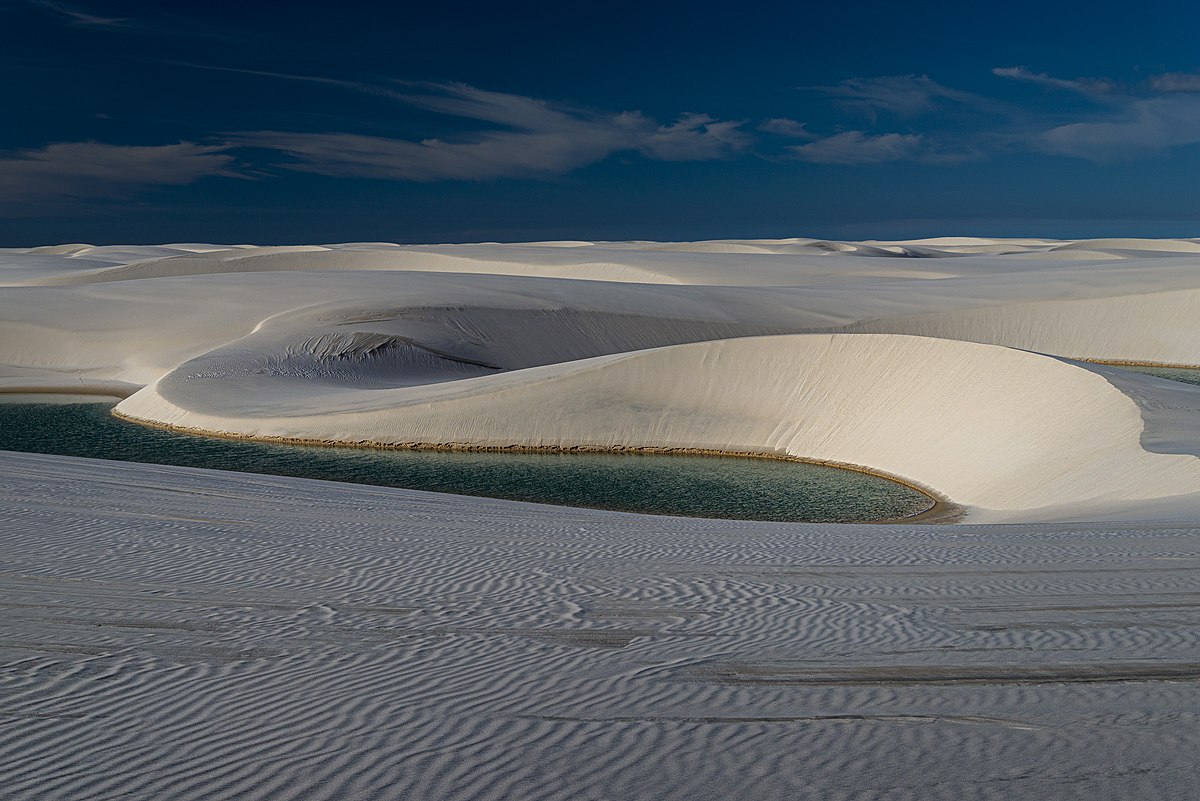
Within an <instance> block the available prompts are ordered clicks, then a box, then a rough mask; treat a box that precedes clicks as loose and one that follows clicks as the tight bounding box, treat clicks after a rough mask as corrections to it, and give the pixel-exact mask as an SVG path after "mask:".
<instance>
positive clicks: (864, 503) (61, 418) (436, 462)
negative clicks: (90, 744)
mask: <svg viewBox="0 0 1200 801" xmlns="http://www.w3.org/2000/svg"><path fill="white" fill-rule="evenodd" d="M111 408H112V402H111V401H107V400H106V401H105V402H97V401H96V400H94V399H93V401H92V402H89V403H61V402H57V403H39V402H28V403H0V450H12V451H27V452H35V453H51V454H60V455H65V456H85V457H90V458H96V459H116V460H120V461H131V462H150V463H153V464H170V465H181V466H185V467H205V468H212V469H216V470H235V471H240V472H245V473H267V474H271V475H280V476H298V477H301V478H316V479H324V480H328V481H346V482H352V483H357V484H374V485H379V486H386V487H405V488H409V489H420V490H432V491H435V492H451V493H457V494H461V495H481V496H487V497H493V498H506V499H510V500H518V501H532V502H535V503H549V504H559V505H563V506H581V507H589V508H596V509H615V510H621V511H629V512H641V513H648V514H669V515H682V516H687V517H711V518H725V519H740V520H791V521H808V522H862V521H870V520H886V519H895V518H901V517H907V516H910V515H914V514H918V513H920V512H922V511H924V510H926V509H927V508H929V506H930V505H931V501H930V499H929V498H928V497H927V496H925V495H923V494H922V493H920V492H917V491H916V490H914V489H912V488H911V487H906V486H904V485H902V484H898V483H896V482H894V481H888V480H886V479H883V478H879V477H878V476H872V475H867V474H864V473H857V472H853V471H850V470H840V469H837V468H833V467H826V466H823V465H810V464H803V463H797V462H785V461H777V460H769V459H748V458H736V457H714V456H682V455H640V454H599V453H597V454H592V453H580V454H577V453H571V454H553V453H551V454H542V453H508V452H505V453H489V452H459V451H455V452H441V451H401V450H370V449H360V448H332V447H315V446H299V445H277V444H271V443H257V442H247V441H241V440H225V439H218V438H214V437H203V436H191V435H185V434H176V433H172V432H168V431H163V430H160V429H155V428H147V427H145V426H140V425H137V424H134V423H130V422H127V421H124V420H119V419H117V418H115V417H113V416H112V415H111V414H110V413H109V411H110V409H111Z"/></svg>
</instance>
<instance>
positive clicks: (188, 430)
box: [110, 409, 966, 525]
mask: <svg viewBox="0 0 1200 801" xmlns="http://www.w3.org/2000/svg"><path fill="white" fill-rule="evenodd" d="M110 414H112V416H113V417H116V418H118V419H120V420H125V421H127V422H130V423H136V424H137V425H141V426H146V427H147V428H157V429H160V430H163V431H171V432H173V433H176V434H189V435H193V436H202V437H212V438H215V439H227V440H234V441H240V442H262V443H268V444H274V445H305V446H316V447H327V448H356V449H362V450H385V451H441V452H453V451H459V452H474V453H547V454H549V453H608V454H630V455H664V456H711V457H726V458H728V457H734V458H742V459H769V460H772V461H777V462H794V463H797V464H813V465H820V466H822V467H833V468H837V469H840V470H849V471H851V472H854V473H863V474H865V475H870V476H875V477H876V478H881V479H884V480H885V481H891V482H893V483H895V484H900V485H901V486H904V487H908V488H909V489H911V490H915V491H916V492H919V493H921V494H922V495H924V496H925V497H926V498H927V499H928V500H929V502H930V506H929V508H927V509H924V510H922V511H920V512H918V513H916V514H913V515H908V516H905V517H897V518H883V519H879V520H864V521H858V522H855V523H848V524H846V525H866V524H872V525H879V524H886V523H900V522H903V523H939V524H942V523H957V522H959V521H961V520H962V519H963V517H964V516H965V515H966V509H964V508H963V507H962V506H960V505H958V504H956V503H954V502H953V501H951V500H950V499H949V498H947V497H946V496H944V495H942V494H941V493H939V492H938V491H937V490H935V489H932V488H931V487H926V486H923V485H921V484H918V483H917V482H915V481H912V480H910V479H906V478H904V477H903V476H896V475H892V474H890V473H886V472H884V471H882V470H876V469H874V468H870V467H866V466H864V465H856V464H849V463H846V462H836V461H830V460H825V459H806V458H803V457H800V456H790V455H787V454H782V453H771V452H766V451H727V450H718V449H712V448H672V447H655V446H645V447H633V446H630V447H605V446H600V445H570V446H566V445H520V444H515V443H514V444H510V445H476V444H471V443H461V442H376V441H373V440H360V441H356V442H346V441H341V440H323V439H311V438H305V437H278V436H249V435H246V434H233V433H227V432H218V431H207V430H205V429H199V428H192V427H188V426H176V425H171V424H170V423H161V422H158V421H154V420H144V419H141V418H138V417H133V416H131V415H128V414H125V413H123V412H118V411H117V410H116V409H113V410H111V412H110ZM792 522H801V521H792Z"/></svg>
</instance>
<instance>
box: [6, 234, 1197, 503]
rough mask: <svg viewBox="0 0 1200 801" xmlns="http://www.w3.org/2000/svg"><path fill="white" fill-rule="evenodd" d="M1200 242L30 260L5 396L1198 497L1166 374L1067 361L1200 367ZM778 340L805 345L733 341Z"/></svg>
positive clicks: (946, 479)
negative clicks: (83, 395)
mask: <svg viewBox="0 0 1200 801" xmlns="http://www.w3.org/2000/svg"><path fill="white" fill-rule="evenodd" d="M1198 249H1200V245H1197V244H1196V243H1195V242H1192V241H1191V240H1164V241H1159V240H1115V239H1114V240H1090V241H1080V242H1060V241H1053V240H1031V239H1024V240H986V239H977V238H961V237H960V238H944V239H930V240H918V241H911V242H891V243H889V242H871V243H854V242H830V241H824V240H812V239H792V240H779V241H765V240H754V241H747V242H738V241H733V240H722V241H713V242H700V243H612V242H603V243H580V242H558V243H524V244H517V245H497V244H479V245H430V246H399V245H386V244H371V243H355V244H349V245H320V246H297V247H271V248H255V247H249V246H233V247H225V248H222V247H219V246H199V245H168V246H161V247H149V246H147V247H105V248H95V247H91V246H66V247H61V248H49V249H46V248H38V249H33V250H30V251H19V250H8V251H5V252H4V253H3V254H2V255H3V261H0V264H3V265H5V269H4V270H3V271H2V272H0V276H3V275H7V276H9V277H10V278H11V280H9V281H8V283H9V284H10V286H9V288H7V289H6V290H5V291H4V292H3V293H2V294H0V334H2V336H0V391H8V392H14V391H30V390H33V389H37V390H39V391H40V390H44V389H47V388H57V387H61V388H62V389H63V391H66V389H67V388H68V387H75V388H82V389H83V390H84V391H93V392H101V391H105V392H109V391H114V390H119V394H131V393H130V389H132V388H143V389H141V390H140V391H139V392H136V393H132V397H130V398H129V399H128V400H126V401H125V402H124V403H122V404H121V406H120V408H119V411H120V412H121V413H123V414H125V415H127V416H129V417H131V418H135V419H138V420H142V421H145V422H150V423H157V424H164V425H172V426H177V427H182V428H188V429H193V430H196V431H203V432H214V433H224V434H236V435H243V436H255V437H282V438H294V439H306V440H317V441H328V442H343V443H358V442H376V443H384V444H395V443H412V444H446V443H454V444H456V445H461V446H536V447H563V448H570V447H577V446H590V447H646V448H651V447H660V448H695V449H706V450H721V451H735V452H756V453H764V454H774V455H786V456H791V457H797V458H810V459H817V460H828V461H838V462H845V463H851V464H855V465H859V466H862V467H866V468H871V469H875V470H879V471H881V472H885V473H888V474H893V475H896V476H899V477H901V478H904V479H906V480H908V481H910V482H913V483H915V484H918V485H921V486H924V487H927V488H929V489H930V490H932V491H933V492H935V493H936V494H940V495H942V496H945V497H948V498H949V499H950V500H951V501H953V502H955V503H958V504H961V505H963V506H965V507H967V508H968V512H969V515H968V517H969V518H974V519H980V520H982V519H1011V520H1028V519H1034V518H1039V517H1040V518H1041V519H1059V518H1062V517H1063V516H1067V517H1071V516H1083V517H1084V518H1086V519H1107V518H1112V517H1118V518H1122V519H1136V518H1138V517H1145V516H1147V515H1150V516H1156V517H1157V516H1162V515H1167V516H1173V515H1176V514H1181V513H1184V512H1186V510H1188V509H1190V508H1191V505H1192V504H1193V503H1194V500H1195V499H1194V495H1195V493H1196V492H1197V491H1200V482H1197V474H1196V462H1195V457H1196V454H1197V453H1198V452H1200V447H1197V445H1196V444H1195V443H1196V434H1195V431H1194V430H1193V429H1188V428H1186V427H1185V428H1181V427H1180V426H1179V421H1178V419H1174V418H1172V419H1168V418H1167V417H1165V416H1163V415H1158V416H1157V417H1154V420H1151V419H1150V418H1151V417H1153V416H1154V415H1155V414H1156V413H1157V410H1159V409H1161V408H1162V407H1163V406H1164V404H1167V403H1168V402H1167V401H1164V400H1163V399H1162V398H1161V397H1159V396H1157V395H1155V392H1156V391H1161V390H1156V389H1155V388H1154V387H1155V384H1154V382H1153V381H1151V380H1149V379H1138V378H1129V379H1123V380H1124V381H1126V383H1121V381H1115V382H1114V381H1109V380H1105V378H1103V377H1101V376H1104V375H1111V374H1110V373H1106V372H1104V371H1099V373H1097V371H1096V370H1090V369H1089V368H1087V367H1085V366H1079V365H1068V364H1064V363H1063V362H1061V361H1058V360H1055V359H1054V358H1051V357H1067V358H1071V359H1086V360H1101V361H1103V360H1109V361H1143V362H1156V363H1166V364H1184V365H1193V364H1198V363H1200V313H1198V312H1200V269H1197V258H1198V256H1197V250H1198ZM1064 253H1067V254H1072V255H1074V256H1077V257H1079V258H1073V259H1070V260H1065V261H1064V260H1061V259H1058V258H1055V256H1056V255H1059V254H1064ZM1093 255H1094V256H1095V258H1093ZM0 280H2V279H0ZM831 333H840V334H844V335H845V336H840V337H833V338H832V339H831V338H830V337H829V334H831ZM850 334H853V335H854V336H849V335H850ZM765 335H788V336H787V337H785V338H782V339H758V340H755V341H753V342H752V341H749V340H747V341H745V342H741V341H733V340H735V339H738V340H740V339H741V338H746V337H763V336H765ZM917 338H921V339H917ZM968 342H969V343H980V344H981V345H989V346H993V347H980V346H971V347H969V346H967V345H965V344H964V343H968ZM699 343H707V344H699ZM673 346H676V347H673ZM1012 349H1019V350H1020V351H1029V352H1030V353H1018V352H1016V351H1014V350H1012ZM643 351H644V352H643ZM829 354H836V355H829ZM1036 354H1042V355H1041V356H1038V355H1036ZM1139 381H1141V382H1143V384H1144V385H1145V387H1143V384H1138V383H1137V382H1139ZM1128 382H1133V383H1132V384H1130V383H1128ZM1147 382H1149V383H1147ZM734 401H736V402H734ZM1170 403H1171V404H1175V405H1176V407H1177V408H1179V407H1178V403H1179V401H1178V399H1177V398H1176V397H1175V396H1172V400H1171V401H1170ZM531 405H532V406H533V407H536V408H538V409H539V410H540V412H539V414H537V415H530V414H528V413H526V410H527V409H528V408H530V407H531ZM1194 405H1195V404H1194V401H1193V400H1192V396H1191V395H1188V396H1187V397H1186V402H1185V403H1184V404H1183V407H1182V408H1186V409H1188V410H1190V409H1192V408H1193V407H1194ZM1189 413H1190V412H1189ZM1154 421H1158V422H1154ZM983 453H986V454H988V457H987V458H980V454H983ZM972 462H973V463H972ZM1171 499H1175V500H1171ZM1179 510H1184V512H1181V511H1179Z"/></svg>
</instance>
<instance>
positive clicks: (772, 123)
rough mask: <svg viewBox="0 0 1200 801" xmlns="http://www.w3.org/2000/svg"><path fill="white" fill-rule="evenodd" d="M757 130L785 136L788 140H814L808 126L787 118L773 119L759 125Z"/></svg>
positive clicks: (814, 135) (813, 134)
mask: <svg viewBox="0 0 1200 801" xmlns="http://www.w3.org/2000/svg"><path fill="white" fill-rule="evenodd" d="M758 130H760V131H762V132H763V133H769V134H775V135H776V136H785V137H787V138H788V139H816V138H818V137H817V135H816V134H815V133H813V132H812V131H810V130H808V126H807V125H805V124H804V123H802V122H798V121H796V120H793V119H791V118H789V117H774V118H772V119H769V120H765V121H764V122H762V123H760V124H759V126H758Z"/></svg>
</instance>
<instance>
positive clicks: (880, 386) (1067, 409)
mask: <svg viewBox="0 0 1200 801" xmlns="http://www.w3.org/2000/svg"><path fill="white" fill-rule="evenodd" d="M379 342H380V340H374V341H370V342H369V344H370V345H377V344H378V343H379ZM243 347H244V345H243V344H242V343H239V345H238V346H235V347H234V348H233V349H231V350H230V351H216V352H214V353H212V354H209V355H206V356H204V357H201V358H199V359H195V360H193V361H190V362H187V363H185V364H183V365H181V366H180V367H179V368H178V369H177V370H175V371H173V372H172V373H169V374H168V375H167V376H165V377H164V378H163V379H161V380H160V381H158V382H157V383H156V384H154V385H152V386H151V387H148V388H147V389H145V390H143V391H141V392H139V393H137V394H135V395H134V396H133V397H131V398H129V399H127V400H125V401H123V402H122V403H121V404H119V405H118V407H117V411H118V413H121V414H123V415H125V416H127V417H129V418H131V419H135V420H143V421H147V422H152V423H161V424H166V425H170V426H174V427H178V428H182V429H192V430H196V431H212V432H219V433H222V434H237V435H243V436H247V437H254V438H281V439H299V440H305V439H308V440H316V441H324V442H350V443H353V442H373V443H380V444H386V445H396V444H429V443H434V444H443V445H449V444H456V445H459V444H461V445H467V446H490V447H505V446H511V445H527V446H534V447H551V448H565V449H569V448H573V447H580V446H584V447H594V448H609V449H611V448H621V447H633V448H652V447H665V448H679V449H696V450H710V451H724V452H739V453H740V452H750V453H763V454H773V455H786V456H795V457H806V458H811V459H816V460H821V461H833V462H842V463H849V464H855V465H865V466H870V467H874V468H876V469H878V470H880V471H883V472H886V473H889V474H892V475H896V476H901V477H904V478H906V479H908V480H910V481H912V482H915V483H917V484H920V485H922V486H925V487H928V488H932V489H934V490H936V491H938V492H940V493H942V494H944V495H947V496H949V497H950V498H951V499H953V500H954V501H956V502H958V503H961V504H964V505H966V506H968V507H971V509H972V515H973V516H974V517H975V519H982V518H986V517H988V515H989V513H990V515H991V516H992V517H995V516H996V515H997V514H1000V513H1002V512H1003V513H1007V516H1008V518H1009V519H1018V518H1019V519H1029V518H1031V517H1039V518H1041V519H1054V518H1058V517H1062V516H1064V515H1065V516H1067V517H1070V516H1072V515H1078V514H1081V511H1080V509H1081V508H1084V509H1087V510H1088V511H1087V512H1082V514H1086V516H1087V519H1100V518H1105V517H1110V516H1113V515H1118V516H1123V517H1129V516H1133V517H1135V518H1136V517H1138V516H1142V517H1145V516H1147V515H1150V516H1153V515H1155V514H1157V512H1153V511H1151V510H1152V507H1153V506H1154V505H1155V504H1154V501H1156V500H1158V499H1170V501H1171V503H1172V504H1176V503H1178V502H1179V501H1180V500H1181V499H1179V498H1176V497H1175V496H1184V499H1182V500H1186V502H1187V503H1189V504H1191V506H1192V508H1197V504H1200V459H1197V458H1195V456H1192V455H1185V454H1182V453H1180V454H1173V455H1163V454H1155V453H1150V452H1147V451H1146V450H1144V449H1143V446H1142V441H1141V437H1142V431H1143V428H1144V425H1145V423H1144V421H1143V416H1142V414H1141V413H1140V410H1139V407H1138V404H1137V403H1135V402H1134V400H1133V399H1131V398H1130V397H1129V396H1128V395H1126V394H1125V393H1123V392H1122V391H1120V390H1119V389H1118V388H1117V387H1115V386H1114V385H1113V384H1111V383H1110V382H1108V381H1106V380H1105V379H1104V378H1103V377H1102V376H1100V375H1096V374H1095V373H1093V372H1092V371H1091V370H1089V369H1087V367H1086V365H1071V364H1066V363H1063V362H1061V361H1059V360H1057V359H1053V358H1049V357H1044V356H1039V355H1035V354H1030V353H1026V352H1023V351H1018V350H1013V349H1009V348H998V347H995V346H989V345H979V344H975V343H967V342H957V341H953V340H943V339H932V338H925V337H907V336H898V335H865V334H864V335H849V334H838V335H824V334H809V335H790V336H779V337H766V338H760V337H751V338H739V339H722V340H717V341H713V342H702V343H696V344H691V345H677V346H673V347H666V348H659V349H654V350H646V351H638V352H635V353H631V354H619V355H614V356H601V357H597V358H593V359H585V360H582V361H571V362H564V363H559V364H552V365H548V366H545V367H538V368H530V369H525V370H516V371H511V372H497V373H496V374H494V375H490V376H489V375H486V374H485V373H486V372H487V371H486V369H478V368H477V369H476V371H473V372H472V373H469V374H468V375H469V376H470V380H458V381H449V382H446V381H443V382H439V383H425V384H421V385H419V386H416V387H398V388H390V387H386V386H382V385H383V383H384V382H383V381H375V382H370V381H369V378H370V376H369V375H363V374H362V373H359V374H357V375H354V374H352V373H351V369H352V368H350V367H349V366H348V364H347V363H354V364H356V365H364V366H366V367H367V368H370V367H371V366H373V365H375V364H379V363H381V362H384V364H385V366H384V367H383V369H384V370H385V371H390V370H392V369H396V366H395V365H386V362H385V357H383V356H377V357H374V358H372V357H371V356H367V357H365V358H361V357H360V358H356V357H355V356H354V355H351V354H349V353H348V352H347V350H346V349H345V348H343V349H342V350H339V351H337V352H335V353H333V354H332V355H329V354H321V353H312V354H310V358H308V359H296V358H291V355H292V354H294V353H295V351H296V350H297V349H288V350H287V351H286V352H285V351H275V352H271V351H267V350H265V349H263V348H257V349H255V350H254V353H255V358H254V360H253V361H247V360H246V359H245V358H244V353H245V351H243V350H242V348H243ZM239 356H242V358H239ZM400 357H401V358H403V359H404V363H403V364H402V366H401V372H407V369H406V368H408V367H409V365H410V364H412V361H413V354H412V353H411V350H402V351H401V352H400ZM452 364H457V363H454V362H452ZM324 365H329V368H328V370H327V371H325V372H322V371H321V370H320V368H321V367H322V366H324ZM339 365H341V366H342V368H343V369H342V372H336V373H335V372H333V370H335V369H336V367H337V366H339ZM468 366H473V365H468ZM363 372H365V371H363ZM481 373H483V374H481ZM317 374H321V379H318V380H316V381H314V380H313V379H312V378H311V377H312V376H315V375H317ZM476 376H477V377H476ZM1133 380H1134V379H1131V381H1133ZM314 383H316V384H317V385H318V386H317V387H314V386H313V384H314ZM1144 383H1145V384H1146V386H1145V388H1144V389H1143V390H1142V394H1141V396H1140V397H1139V399H1140V400H1141V402H1142V403H1143V405H1148V406H1152V405H1154V404H1155V402H1156V401H1157V400H1158V399H1159V397H1160V396H1159V395H1157V394H1156V392H1155V390H1156V389H1158V385H1159V383H1160V382H1156V381H1153V380H1146V381H1145V382H1144ZM364 384H366V386H364ZM1188 389H1189V390H1192V391H1190V393H1186V394H1187V397H1186V400H1188V401H1189V402H1190V406H1189V411H1190V412H1192V413H1194V414H1196V415H1197V418H1198V419H1200V388H1188ZM318 398H319V400H318ZM314 406H315V407H317V408H318V409H319V411H316V412H315V413H314ZM899 432H902V434H901V433H899ZM1155 433H1158V432H1155ZM1187 434H1188V443H1189V446H1190V451H1189V453H1200V437H1196V432H1195V431H1189V432H1187ZM1177 438H1178V437H1177ZM1193 438H1194V439H1193ZM964 443H970V444H969V445H968V446H964ZM1064 505H1066V506H1067V507H1068V510H1066V511H1064V510H1060V509H1056V508H1055V507H1061V506H1064ZM1043 507H1044V508H1043Z"/></svg>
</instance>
